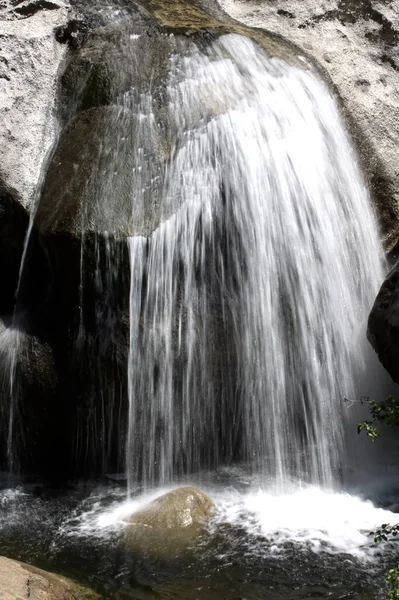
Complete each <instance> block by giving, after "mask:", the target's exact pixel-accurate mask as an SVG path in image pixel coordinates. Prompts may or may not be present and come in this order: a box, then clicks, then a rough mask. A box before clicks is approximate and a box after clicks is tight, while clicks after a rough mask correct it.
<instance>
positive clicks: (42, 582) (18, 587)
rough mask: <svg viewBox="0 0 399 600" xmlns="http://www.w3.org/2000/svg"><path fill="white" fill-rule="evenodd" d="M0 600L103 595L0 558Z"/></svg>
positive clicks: (83, 599) (92, 599)
mask: <svg viewBox="0 0 399 600" xmlns="http://www.w3.org/2000/svg"><path fill="white" fill-rule="evenodd" d="M0 598H1V600H17V599H18V600H25V599H26V600H27V599H28V598H29V600H100V598H101V596H99V595H98V594H96V593H95V592H92V591H91V590H88V589H87V588H85V587H82V586H80V585H79V584H77V583H74V582H73V581H71V580H70V579H66V578H65V577H61V576H60V575H55V574H54V573H47V572H46V571H42V569H37V568H36V567H32V566H31V565H26V564H24V563H21V562H18V561H17V560H11V559H9V558H4V557H3V556H1V557H0Z"/></svg>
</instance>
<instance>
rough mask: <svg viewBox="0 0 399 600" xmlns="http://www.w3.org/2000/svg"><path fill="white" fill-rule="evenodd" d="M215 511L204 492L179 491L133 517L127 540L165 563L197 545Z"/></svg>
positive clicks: (141, 510)
mask: <svg viewBox="0 0 399 600" xmlns="http://www.w3.org/2000/svg"><path fill="white" fill-rule="evenodd" d="M213 508H214V505H213V502H212V500H211V499H210V498H209V497H208V496H207V495H206V494H205V493H204V492H202V491H201V490H199V489H197V488H194V487H180V488H177V489H175V490H172V491H171V492H168V493H166V494H163V495H162V496H160V497H159V498H156V499H155V500H153V501H152V502H150V503H149V504H147V505H146V506H144V507H143V508H141V509H139V510H138V511H136V512H135V513H134V514H132V516H131V517H130V519H129V525H127V526H126V529H125V532H124V541H125V543H126V545H127V546H128V547H129V548H131V550H133V551H134V552H137V553H138V554H141V555H144V556H150V557H152V558H156V559H163V560H169V559H173V558H175V557H179V556H182V555H183V554H185V553H186V552H187V551H188V550H189V549H190V548H192V547H193V545H194V544H195V542H196V540H197V539H198V536H199V534H200V533H201V531H202V530H203V528H204V526H205V525H206V523H207V522H208V521H209V519H210V516H211V514H212V511H213Z"/></svg>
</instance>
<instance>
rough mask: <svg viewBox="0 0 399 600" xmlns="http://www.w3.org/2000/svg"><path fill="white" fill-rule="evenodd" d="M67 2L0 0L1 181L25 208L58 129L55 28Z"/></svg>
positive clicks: (60, 53)
mask: <svg viewBox="0 0 399 600" xmlns="http://www.w3.org/2000/svg"><path fill="white" fill-rule="evenodd" d="M67 6H68V5H67V3H64V2H62V3H61V2H58V0H57V1H54V0H51V1H50V0H46V1H42V0H37V1H32V0H30V1H25V2H19V3H18V4H17V5H16V3H15V2H9V1H7V2H1V3H0V38H1V44H0V123H1V127H0V183H2V185H3V187H5V188H7V189H8V190H9V191H11V192H12V193H13V194H14V196H15V197H16V198H18V199H19V200H20V202H21V203H22V205H23V206H24V207H25V208H27V209H30V208H31V206H32V205H33V203H34V200H35V194H36V190H37V186H38V182H39V180H40V176H41V171H42V167H43V164H44V162H45V160H46V156H47V154H48V152H49V150H50V148H51V146H52V144H53V142H54V139H55V137H56V134H57V125H56V121H55V114H54V102H55V94H56V83H57V74H58V70H59V67H60V64H61V61H62V59H63V57H64V55H65V51H66V46H65V45H62V44H60V43H58V42H57V41H56V39H55V29H56V28H57V27H60V26H62V25H64V24H65V23H66V22H67V21H68V18H69V16H68V14H69V13H68V8H67Z"/></svg>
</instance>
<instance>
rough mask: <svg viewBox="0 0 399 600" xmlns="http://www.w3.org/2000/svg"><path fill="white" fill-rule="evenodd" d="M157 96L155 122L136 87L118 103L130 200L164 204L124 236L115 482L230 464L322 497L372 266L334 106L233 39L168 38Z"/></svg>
mask: <svg viewBox="0 0 399 600" xmlns="http://www.w3.org/2000/svg"><path fill="white" fill-rule="evenodd" d="M181 44H182V43H181ZM304 66H306V65H304ZM165 95H166V101H165V107H164V112H163V116H162V125H161V124H160V123H158V124H157V121H156V119H157V114H156V111H155V110H154V106H155V105H156V98H153V97H151V93H150V92H149V93H148V94H147V95H146V96H141V97H140V99H139V100H138V99H137V95H136V96H135V92H134V90H133V91H132V93H131V95H130V96H129V95H125V97H124V98H123V99H122V101H121V102H122V103H123V104H124V106H125V107H126V106H129V107H130V109H131V110H135V111H136V112H137V114H138V117H139V119H140V123H141V127H142V129H141V135H140V138H139V139H138V141H137V148H136V150H135V152H136V166H135V173H137V175H136V177H137V183H136V190H135V194H134V195H133V196H134V197H133V205H135V204H136V203H137V202H142V201H143V194H144V192H145V193H148V188H151V187H152V189H154V193H156V197H157V199H158V198H159V202H160V203H161V205H162V206H164V207H167V209H166V210H165V215H164V220H163V221H162V222H161V224H160V225H159V227H158V228H157V229H156V230H155V231H154V232H153V233H152V234H151V235H149V236H148V237H141V236H136V237H131V238H130V240H129V252H130V264H131V289H130V351H129V424H128V429H129V431H128V443H127V459H126V460H127V475H128V482H129V485H130V487H132V486H133V485H134V483H135V482H136V481H137V480H141V481H142V482H143V483H144V484H145V485H152V484H154V483H155V482H161V483H166V482H170V481H173V480H174V479H177V478H178V477H180V476H181V475H183V474H184V473H187V472H191V471H195V470H197V469H199V468H213V467H216V466H218V465H221V464H231V463H232V462H233V461H237V460H240V461H245V462H246V463H247V464H248V466H249V468H252V469H256V470H257V471H258V472H260V473H263V474H264V475H265V476H267V477H271V478H273V479H274V480H275V481H276V482H277V483H278V484H280V485H282V486H283V485H284V482H285V481H286V480H287V479H288V478H290V477H297V478H303V479H306V480H309V481H312V482H315V483H318V484H323V485H332V484H333V483H334V480H335V478H336V472H337V469H338V468H339V466H340V464H341V459H342V452H343V411H342V406H341V404H340V400H341V399H342V397H343V396H345V395H346V396H348V397H356V396H357V394H359V393H360V392H361V393H367V389H366V388H364V385H365V379H364V372H365V371H366V370H367V364H366V359H365V349H366V344H367V342H366V340H365V336H364V331H365V322H366V318H367V314H368V311H369V308H370V304H371V303H372V301H373V298H374V297H375V294H376V291H377V287H378V282H380V281H381V279H382V265H383V260H382V251H381V247H380V244H379V241H378V233H377V227H376V223H375V219H374V216H373V213H372V211H371V208H370V206H369V198H368V193H367V189H366V187H365V184H364V182H363V180H362V177H361V175H360V172H359V168H358V165H357V162H356V156H355V154H354V152H353V149H352V147H351V144H350V141H349V139H348V136H347V134H346V132H345V130H344V126H343V123H342V119H341V118H340V115H339V111H338V108H337V105H336V102H335V100H334V98H333V97H332V96H331V94H330V92H329V91H328V89H327V87H326V86H325V85H324V84H323V83H322V82H321V81H319V79H318V78H317V77H316V76H315V74H314V73H312V72H311V71H309V70H307V69H306V68H304V69H303V70H302V69H300V68H298V67H295V66H291V65H289V64H287V63H285V62H284V61H282V60H281V59H277V58H268V57H267V56H266V54H265V53H264V52H263V51H262V50H261V49H260V48H259V47H257V45H256V44H254V43H253V42H252V41H250V40H249V39H246V38H244V37H241V36H238V35H224V36H221V37H220V38H219V39H217V40H215V41H213V42H212V44H210V45H209V46H208V47H207V48H206V50H203V49H200V48H199V47H198V46H197V45H195V44H194V43H192V42H191V43H189V44H187V42H185V46H184V48H183V49H182V48H179V43H178V42H177V41H176V42H175V51H174V52H173V53H172V55H171V58H170V70H169V79H168V81H167V84H166V92H165ZM157 126H158V127H161V126H162V127H167V128H168V131H169V132H170V140H171V141H170V143H171V150H170V159H169V160H166V161H165V164H164V165H163V167H162V171H161V172H160V173H156V174H154V173H153V174H152V175H151V162H150V161H149V160H148V159H147V161H146V159H145V158H144V151H143V148H142V147H141V146H140V144H141V140H142V139H144V138H145V137H146V136H147V137H148V138H150V139H152V140H153V142H152V143H153V144H155V143H156V137H154V136H156V135H157ZM150 175H151V177H152V179H149V177H150ZM146 177H147V179H146ZM159 181H162V185H161V184H160V183H159ZM172 209H173V210H172ZM362 378H363V380H362Z"/></svg>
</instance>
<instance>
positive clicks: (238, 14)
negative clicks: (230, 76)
mask: <svg viewBox="0 0 399 600" xmlns="http://www.w3.org/2000/svg"><path fill="white" fill-rule="evenodd" d="M219 4H220V5H221V6H222V7H223V8H224V9H225V10H226V11H227V12H228V13H229V14H230V15H231V16H232V17H234V18H235V19H238V20H240V21H242V22H244V23H245V24H246V25H250V26H252V27H267V29H268V30H270V31H273V32H275V33H277V34H280V35H283V36H285V37H287V38H288V39H289V40H290V41H291V42H294V43H296V44H298V45H299V46H301V47H302V48H304V49H305V50H306V52H307V53H308V54H310V55H311V56H313V57H314V58H315V59H316V60H317V61H318V63H319V65H321V67H322V68H323V70H324V71H325V73H326V74H327V77H329V78H330V79H331V81H332V84H333V86H334V87H335V90H336V92H337V93H338V95H339V96H340V98H341V99H342V102H343V105H344V107H345V109H346V115H347V118H348V125H349V127H350V129H351V133H352V135H353V136H354V138H355V140H356V142H357V148H358V150H359V152H360V155H361V159H362V162H363V166H364V172H365V174H366V176H367V178H368V180H369V184H370V187H371V190H372V193H373V203H374V206H375V210H376V213H377V216H378V218H379V221H380V225H381V232H382V236H383V240H384V244H385V247H386V249H387V250H388V251H389V250H391V249H392V247H393V246H394V245H395V243H396V241H397V239H398V237H399V161H398V159H397V149H398V144H399V96H398V93H397V77H398V69H399V50H398V46H399V16H398V11H397V2H396V0H385V1H384V2H378V3H377V2H373V1H372V0H327V1H325V2H322V3H321V2H319V1H318V0H284V1H282V0H280V1H276V0H219Z"/></svg>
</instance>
